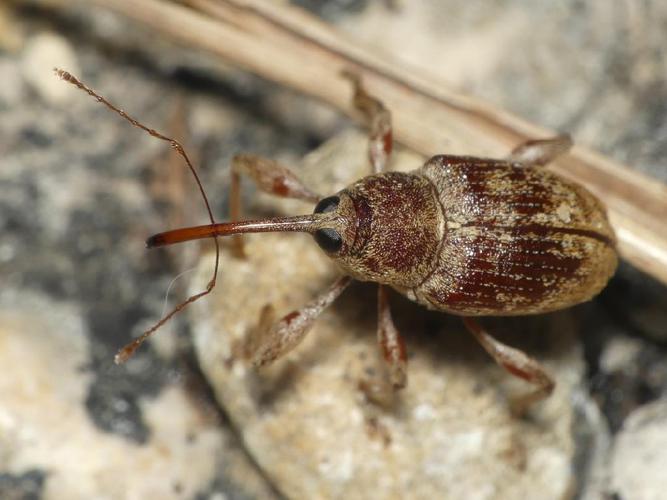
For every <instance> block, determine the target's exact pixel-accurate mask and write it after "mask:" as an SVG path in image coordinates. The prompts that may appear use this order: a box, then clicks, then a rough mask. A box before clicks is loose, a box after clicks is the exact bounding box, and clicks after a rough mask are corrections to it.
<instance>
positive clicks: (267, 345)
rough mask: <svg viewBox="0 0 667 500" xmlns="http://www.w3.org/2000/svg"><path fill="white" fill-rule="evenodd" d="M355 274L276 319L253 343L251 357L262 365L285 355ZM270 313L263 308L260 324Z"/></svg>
mask: <svg viewBox="0 0 667 500" xmlns="http://www.w3.org/2000/svg"><path fill="white" fill-rule="evenodd" d="M351 281H352V278H350V277H349V276H343V277H341V278H338V279H337V280H336V281H335V282H334V283H333V285H331V286H330V287H329V288H328V289H327V290H325V291H324V292H322V293H321V294H320V295H319V296H318V297H315V298H314V299H313V300H311V301H310V302H308V303H307V304H306V305H305V306H303V307H302V308H301V309H299V310H298V311H292V312H291V313H289V314H287V315H285V316H284V317H283V318H282V319H281V320H280V321H278V322H277V323H275V324H274V325H273V326H272V327H271V328H270V329H269V330H268V331H265V332H261V333H260V335H259V338H258V339H257V340H256V345H254V346H251V349H252V351H253V354H252V356H251V359H252V361H253V364H254V365H255V366H263V365H266V364H268V363H271V362H273V361H275V360H276V359H278V358H280V357H282V356H284V355H285V354H287V353H288V352H289V351H291V350H292V349H294V348H295V347H296V346H297V345H298V344H299V342H301V341H302V340H303V339H304V337H305V336H306V333H308V330H310V327H311V326H312V325H313V323H314V322H315V320H316V319H317V317H318V316H319V315H320V314H321V313H322V311H324V310H325V309H326V308H327V307H329V306H330V305H331V304H332V303H333V301H334V300H336V299H337V298H338V296H339V295H340V294H341V293H342V292H343V290H345V288H346V287H347V285H349V284H350V282H351ZM269 314H270V313H269V312H268V311H266V310H265V311H264V312H263V314H262V317H263V319H260V324H261V323H264V322H265V318H266V317H267V316H268V315H269Z"/></svg>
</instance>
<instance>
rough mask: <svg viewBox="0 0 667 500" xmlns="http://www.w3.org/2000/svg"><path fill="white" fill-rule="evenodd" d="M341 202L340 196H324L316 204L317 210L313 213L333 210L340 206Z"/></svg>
mask: <svg viewBox="0 0 667 500" xmlns="http://www.w3.org/2000/svg"><path fill="white" fill-rule="evenodd" d="M339 202H340V198H339V197H338V196H329V197H328V198H322V199H321V200H320V201H318V202H317V205H315V210H314V211H313V213H316V214H323V213H326V212H333V211H334V210H336V209H337V208H338V203H339Z"/></svg>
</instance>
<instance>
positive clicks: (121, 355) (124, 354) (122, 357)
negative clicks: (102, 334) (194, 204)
mask: <svg viewBox="0 0 667 500" xmlns="http://www.w3.org/2000/svg"><path fill="white" fill-rule="evenodd" d="M53 71H54V72H55V74H56V75H57V76H58V77H59V78H60V79H61V80H64V81H66V82H67V83H71V84H72V85H74V86H76V87H78V88H79V89H81V90H83V91H84V92H86V93H87V94H88V95H90V96H91V97H94V98H95V99H96V100H97V102H99V103H101V104H103V105H105V106H106V107H107V108H109V109H110V110H111V111H113V112H115V113H117V114H118V115H120V116H121V117H123V118H124V119H125V120H127V121H128V122H130V124H132V125H133V126H134V127H137V128H139V129H141V130H143V131H144V132H146V133H147V134H149V135H151V136H153V137H155V138H156V139H160V140H162V141H165V142H168V143H169V145H170V146H171V147H172V149H174V150H175V151H176V152H177V153H178V154H179V155H181V157H182V158H183V159H184V160H185V163H186V164H187V166H188V169H189V170H190V172H191V173H192V175H193V177H194V179H195V182H196V183H197V187H198V188H199V192H200V193H201V195H202V198H203V200H204V205H205V206H206V211H207V212H208V217H209V219H210V221H211V224H212V225H215V219H214V218H213V211H212V210H211V205H210V204H209V201H208V197H207V196H206V192H205V191H204V187H203V186H202V183H201V180H200V179H199V175H198V174H197V171H196V170H195V168H194V166H193V165H192V162H191V161H190V158H189V157H188V155H187V154H186V152H185V149H183V146H182V145H181V143H180V142H178V141H177V140H175V139H172V138H171V137H167V136H166V135H164V134H161V133H160V132H158V131H156V130H154V129H152V128H149V127H147V126H145V125H144V124H142V123H141V122H139V121H138V120H136V119H134V118H132V117H131V116H130V115H128V114H127V113H126V112H125V111H123V110H122V109H120V108H118V107H116V106H114V105H113V104H112V103H111V102H109V101H108V100H107V99H105V98H104V97H102V96H101V95H100V94H98V93H97V92H95V91H94V90H93V89H91V88H90V87H88V86H87V85H85V84H84V83H83V82H81V81H80V80H79V79H78V78H76V77H75V76H74V75H72V74H71V73H69V72H67V71H64V70H62V69H58V68H54V70H53ZM210 236H211V237H212V238H213V240H214V242H215V267H214V269H213V275H212V276H211V279H210V280H209V282H208V284H207V285H206V288H205V289H204V290H203V291H201V292H199V293H196V294H194V295H191V296H190V297H188V298H187V299H186V300H184V301H183V302H181V303H180V304H178V305H177V306H176V307H174V308H173V309H172V310H171V311H170V312H169V313H168V314H166V315H165V316H163V317H162V318H161V319H160V320H159V321H158V322H157V323H155V324H154V325H153V326H152V327H150V328H149V329H148V330H146V331H145V332H143V333H142V334H141V336H139V337H138V338H137V339H135V340H134V341H132V342H130V343H129V344H127V345H126V346H125V347H123V348H122V349H121V350H120V351H118V353H117V354H116V356H115V357H114V362H115V363H116V364H120V363H124V362H125V361H127V360H128V359H129V358H130V357H131V356H132V355H133V354H134V352H135V351H136V350H137V348H138V347H139V346H140V345H141V344H143V343H144V342H145V341H146V340H147V339H148V337H150V336H151V335H153V333H155V332H156V331H157V330H158V329H160V327H162V325H164V324H165V323H166V322H167V321H169V320H170V319H171V318H172V317H174V315H176V314H177V313H179V312H180V311H182V310H183V309H184V308H185V307H187V306H188V305H190V304H192V303H193V302H195V301H196V300H198V299H200V298H202V297H204V296H205V295H208V294H209V293H211V291H212V290H213V288H214V287H215V283H216V277H217V275H218V267H219V261H220V245H219V244H218V240H217V239H216V238H215V234H211V235H210Z"/></svg>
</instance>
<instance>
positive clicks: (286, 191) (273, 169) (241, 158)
mask: <svg viewBox="0 0 667 500" xmlns="http://www.w3.org/2000/svg"><path fill="white" fill-rule="evenodd" d="M242 173H243V174H246V175H248V176H250V177H251V178H252V179H253V180H254V181H255V183H256V184H257V187H258V188H259V189H260V190H262V191H264V192H265V193H271V194H275V195H277V196H282V197H284V198H297V199H299V200H305V201H312V202H313V203H315V202H317V201H318V200H319V199H320V196H318V195H317V194H316V193H313V192H312V191H311V190H310V189H308V188H307V187H306V186H305V185H304V184H303V183H302V182H301V181H300V180H299V179H298V177H297V176H296V175H294V173H292V172H291V171H290V170H289V169H288V168H287V167H284V166H282V165H281V164H279V163H278V162H275V161H273V160H268V159H266V158H262V157H259V156H254V155H236V156H234V158H233V159H232V168H231V174H232V178H231V182H230V187H229V189H230V194H229V218H230V220H231V221H232V222H236V221H238V220H240V218H241V190H240V187H241V186H240V183H241V178H240V176H241V174H242ZM233 245H234V251H235V252H236V254H237V255H238V256H243V239H242V238H241V235H240V234H238V235H235V236H234V237H233Z"/></svg>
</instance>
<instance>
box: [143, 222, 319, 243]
mask: <svg viewBox="0 0 667 500" xmlns="http://www.w3.org/2000/svg"><path fill="white" fill-rule="evenodd" d="M324 218H325V217H323V216H322V215H321V214H308V215H297V216H295V217H274V218H270V219H260V220H249V221H240V222H220V223H217V224H207V225H205V226H192V227H184V228H181V229H174V230H172V231H166V232H164V233H158V234H155V235H153V236H151V237H150V238H148V239H147V240H146V246H147V247H148V248H155V247H161V246H165V245H172V244H174V243H182V242H184V241H190V240H198V239H202V238H210V237H212V236H229V235H233V234H242V233H270V232H288V231H295V232H304V233H313V232H315V231H317V230H318V229H320V226H321V222H322V219H324Z"/></svg>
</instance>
